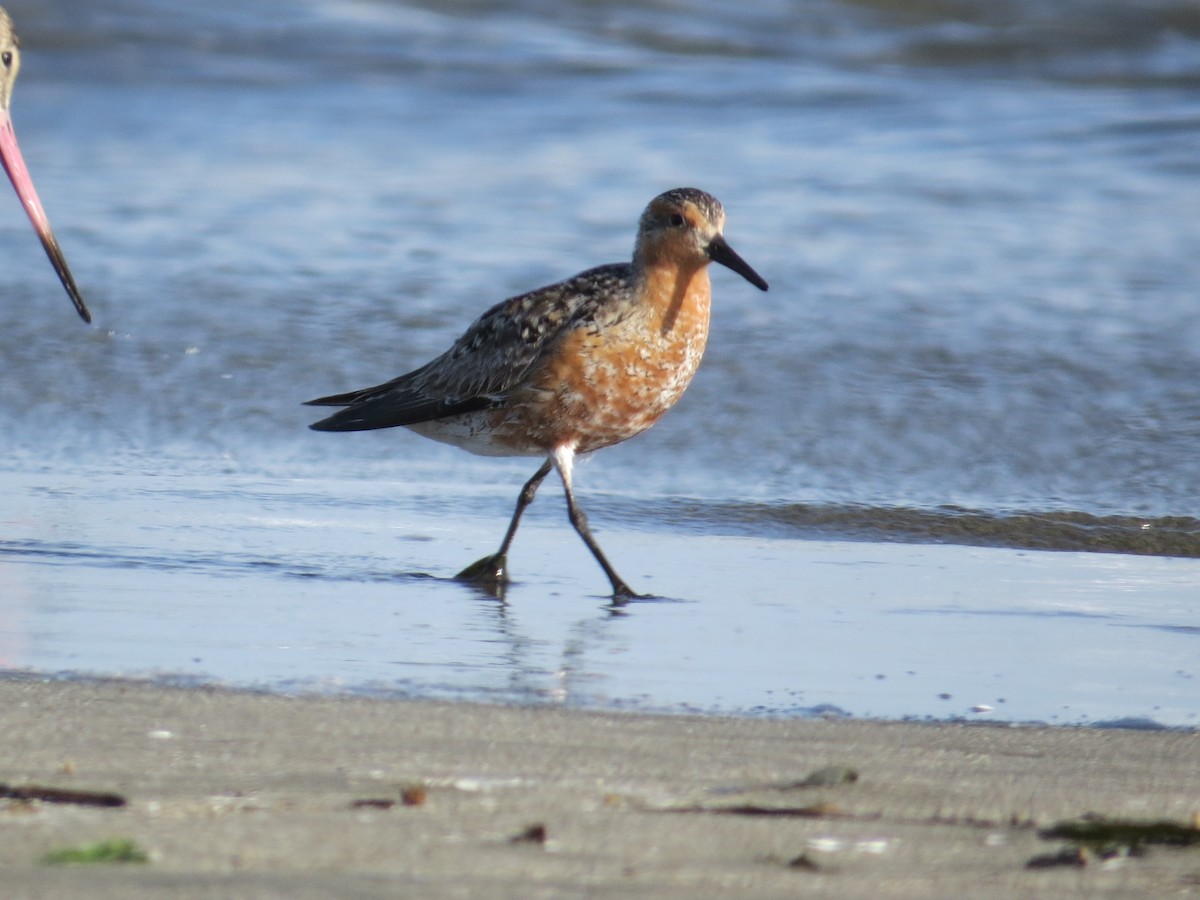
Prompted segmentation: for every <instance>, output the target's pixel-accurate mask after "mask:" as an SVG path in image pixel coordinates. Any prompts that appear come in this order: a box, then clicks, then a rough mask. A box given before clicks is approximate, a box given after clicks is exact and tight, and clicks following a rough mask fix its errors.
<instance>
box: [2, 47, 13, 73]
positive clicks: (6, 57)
mask: <svg viewBox="0 0 1200 900" xmlns="http://www.w3.org/2000/svg"><path fill="white" fill-rule="evenodd" d="M0 63H4V68H6V69H9V68H11V67H12V51H11V50H5V51H4V52H3V53H0Z"/></svg>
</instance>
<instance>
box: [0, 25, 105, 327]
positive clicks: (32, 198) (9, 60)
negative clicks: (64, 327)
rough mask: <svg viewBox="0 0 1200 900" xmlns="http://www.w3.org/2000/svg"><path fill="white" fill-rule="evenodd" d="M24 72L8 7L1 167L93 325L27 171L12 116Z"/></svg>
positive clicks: (2, 36)
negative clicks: (15, 88)
mask: <svg viewBox="0 0 1200 900" xmlns="http://www.w3.org/2000/svg"><path fill="white" fill-rule="evenodd" d="M20 68H21V54H20V52H19V51H18V50H17V36H16V35H15V34H13V28H12V19H10V18H9V17H8V13H6V12H5V11H4V7H0V163H3V164H4V171H5V172H7V173H8V179H9V181H11V182H12V185H13V187H14V188H15V189H16V191H17V197H18V198H19V199H20V201H21V206H22V207H23V208H24V210H25V214H26V215H27V216H29V221H30V222H32V223H33V227H34V229H35V230H36V231H37V235H38V237H39V238H40V239H41V241H42V246H43V247H45V248H46V255H47V256H48V257H50V262H51V263H52V264H53V265H54V271H55V272H57V273H58V278H59V280H60V281H61V282H62V283H63V287H65V288H66V289H67V293H68V294H69V295H70V296H71V302H73V303H74V304H75V309H76V311H78V313H79V315H80V317H81V318H82V319H83V321H85V322H90V321H92V314H91V313H90V312H88V308H87V306H86V305H84V302H83V297H82V296H80V294H79V288H77V287H75V279H74V278H72V277H71V270H70V269H68V268H67V261H66V259H65V258H64V257H63V253H62V250H60V249H59V246H58V240H57V239H56V238H55V237H54V232H53V231H51V229H50V220H49V219H48V218H47V217H46V211H45V210H44V209H42V201H41V200H39V199H38V195H37V191H36V190H34V187H33V180H32V179H31V178H30V177H29V170H28V169H26V168H25V160H24V159H23V158H22V157H21V148H20V147H18V146H17V135H16V133H15V132H14V131H13V125H12V118H11V117H10V116H9V114H8V104H9V100H10V99H11V98H12V88H13V82H14V81H16V80H17V70H18V69H20Z"/></svg>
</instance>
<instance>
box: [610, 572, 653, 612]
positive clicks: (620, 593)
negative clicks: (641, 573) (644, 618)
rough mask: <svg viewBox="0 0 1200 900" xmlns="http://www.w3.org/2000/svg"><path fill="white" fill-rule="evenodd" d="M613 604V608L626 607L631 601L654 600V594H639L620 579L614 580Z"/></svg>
mask: <svg viewBox="0 0 1200 900" xmlns="http://www.w3.org/2000/svg"><path fill="white" fill-rule="evenodd" d="M612 589H613V593H612V602H613V606H624V605H625V604H626V603H628V602H629V601H630V600H652V599H654V595H653V594H639V593H638V592H637V591H635V590H634V589H633V588H631V587H630V586H629V585H627V584H626V583H625V582H624V581H622V580H621V579H620V578H617V579H614V580H613V583H612Z"/></svg>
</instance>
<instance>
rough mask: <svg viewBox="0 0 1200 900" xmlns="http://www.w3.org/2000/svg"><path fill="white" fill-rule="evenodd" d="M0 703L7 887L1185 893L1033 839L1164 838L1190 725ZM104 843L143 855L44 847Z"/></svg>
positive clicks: (1187, 767) (4, 687)
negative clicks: (65, 856)
mask: <svg viewBox="0 0 1200 900" xmlns="http://www.w3.org/2000/svg"><path fill="white" fill-rule="evenodd" d="M0 710H3V712H2V713H0V724H2V726H3V733H4V740H3V743H2V751H0V781H3V782H5V783H6V793H7V795H8V796H9V797H10V799H6V800H3V801H0V828H2V829H3V841H2V846H3V850H2V851H0V872H2V875H0V877H2V878H3V882H4V884H5V890H4V895H5V896H6V897H20V898H34V897H37V898H42V897H75V896H88V897H122V898H128V897H162V896H168V895H169V896H173V897H284V896H286V897H289V898H301V897H332V896H337V897H395V896H406V897H408V896H413V897H514V898H515V897H521V898H528V897H571V896H614V897H618V896H619V897H681V898H682V897H718V896H731V897H750V896H753V897H776V896H778V897H784V896H795V895H797V894H801V893H802V894H804V895H809V896H830V897H879V896H888V897H964V896H971V897H1013V896H1018V895H1021V896H1051V895H1053V896H1056V897H1096V896H1105V897H1108V896H1112V897H1117V896H1122V897H1152V896H1153V897H1162V896H1190V895H1192V894H1195V893H1200V852H1198V851H1197V850H1196V849H1195V847H1192V848H1190V849H1179V848H1176V847H1169V846H1157V845H1147V846H1145V847H1142V848H1137V847H1135V848H1134V852H1133V853H1132V854H1131V853H1130V852H1129V849H1130V846H1129V842H1128V841H1127V842H1126V843H1125V844H1124V845H1122V844H1121V842H1120V841H1119V840H1118V841H1116V842H1115V843H1114V844H1113V846H1112V847H1111V848H1109V849H1102V848H1099V847H1087V846H1083V847H1082V849H1078V848H1079V847H1080V846H1081V845H1080V844H1079V842H1078V841H1077V840H1068V839H1064V838H1061V837H1059V838H1049V839H1047V838H1046V837H1045V836H1042V835H1040V834H1039V832H1041V831H1043V830H1044V829H1047V828H1049V827H1051V826H1054V825H1055V824H1056V823H1060V822H1063V821H1065V820H1077V819H1079V818H1080V817H1083V816H1087V815H1092V816H1103V817H1107V818H1110V819H1111V818H1121V819H1136V820H1139V821H1147V822H1152V821H1153V822H1157V821H1161V820H1169V821H1171V822H1174V823H1177V824H1179V825H1182V826H1184V828H1183V829H1182V831H1181V832H1180V833H1182V834H1185V835H1186V834H1187V833H1188V830H1189V828H1190V826H1192V825H1193V823H1194V821H1195V816H1196V813H1197V811H1198V810H1200V765H1197V760H1198V759H1200V734H1197V733H1194V732H1181V731H1123V730H1098V729H1080V728H1047V727H1012V726H982V725H959V724H951V723H940V724H926V723H896V722H891V723H886V722H868V721H847V720H829V721H825V720H805V721H766V720H754V719H735V718H715V717H686V716H652V715H644V714H621V713H605V712H579V711H570V710H562V709H558V708H552V707H528V706H527V707H504V706H488V705H477V704H468V703H441V702H426V701H396V700H371V699H354V698H349V699H344V698H326V697H299V698H297V697H282V696H273V695H266V694H258V693H249V692H230V691H223V690H217V689H205V688H189V689H184V688H173V687H160V686H155V685H152V684H147V683H141V682H121V681H106V682H67V681H46V680H42V679H37V678H34V677H17V678H9V679H6V680H3V681H0ZM51 789H53V790H51ZM39 792H40V793H39ZM56 792H59V793H56ZM87 792H102V797H101V801H99V802H107V803H116V802H117V801H118V799H121V800H124V801H125V803H124V805H122V806H115V805H109V806H97V805H90V804H89V802H88V801H89V800H94V799H95V798H93V797H91V795H90V794H88V793H87ZM110 794H116V795H118V798H112V797H105V796H104V795H110ZM20 797H24V799H19V798H20ZM39 797H40V799H38V798H39ZM116 839H128V840H131V841H132V842H134V844H135V845H136V847H137V848H138V849H139V850H141V851H143V852H144V853H145V854H146V855H147V861H146V862H144V863H132V862H127V863H106V864H92V865H49V864H47V863H46V862H45V861H44V857H45V856H46V854H48V853H51V852H52V851H55V850H59V849H62V848H64V847H78V846H82V845H88V844H91V843H93V842H98V841H105V840H116ZM1133 843H1134V844H1136V843H1139V841H1137V840H1134V841H1133ZM1106 857H1107V858H1106ZM1031 860H1036V862H1034V865H1033V867H1031V866H1030V862H1031Z"/></svg>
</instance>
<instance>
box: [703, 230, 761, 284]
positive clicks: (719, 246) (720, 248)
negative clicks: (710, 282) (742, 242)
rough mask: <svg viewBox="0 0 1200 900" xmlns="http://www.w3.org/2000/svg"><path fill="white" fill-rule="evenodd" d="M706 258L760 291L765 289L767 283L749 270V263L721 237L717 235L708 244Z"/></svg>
mask: <svg viewBox="0 0 1200 900" xmlns="http://www.w3.org/2000/svg"><path fill="white" fill-rule="evenodd" d="M708 258H709V259H711V260H712V261H713V262H715V263H720V264H721V265H723V266H725V268H727V269H733V271H735V272H737V273H738V274H739V275H741V276H742V277H743V278H745V279H746V280H747V281H748V282H750V283H751V284H752V285H754V286H755V287H756V288H758V289H759V290H760V291H765V290H766V289H767V283H766V281H764V280H763V277H762V276H761V275H759V274H758V273H757V272H755V271H754V269H752V268H750V263H748V262H746V261H745V260H744V259H742V258H741V257H740V256H738V255H737V254H736V253H735V252H734V250H733V248H732V247H730V246H729V245H728V244H727V243H725V238H723V237H722V236H721V235H719V234H718V235H717V236H716V237H715V238H713V239H712V240H711V241H709V242H708Z"/></svg>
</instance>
